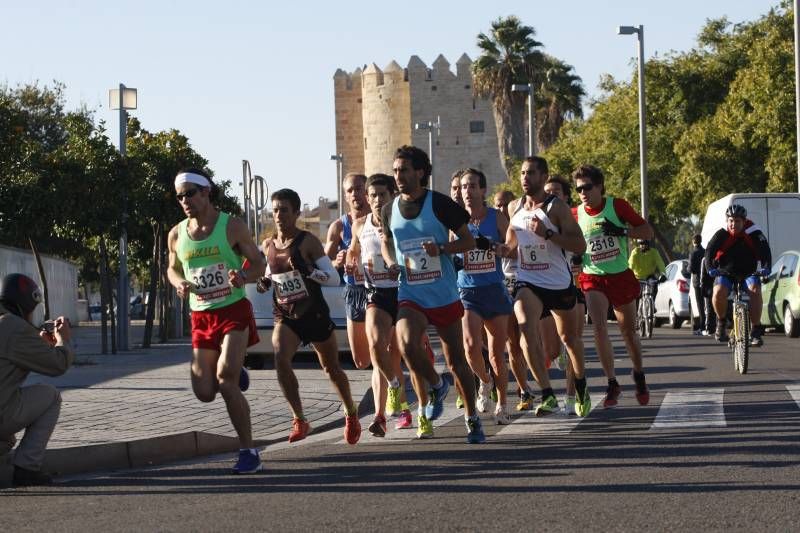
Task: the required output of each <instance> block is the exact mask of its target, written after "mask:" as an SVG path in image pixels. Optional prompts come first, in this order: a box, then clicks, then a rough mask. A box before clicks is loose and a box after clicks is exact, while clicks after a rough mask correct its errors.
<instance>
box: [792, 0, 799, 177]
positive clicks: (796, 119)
mask: <svg viewBox="0 0 800 533" xmlns="http://www.w3.org/2000/svg"><path fill="white" fill-rule="evenodd" d="M793 3H794V13H793V14H792V18H794V122H795V128H796V130H797V133H796V135H795V137H796V140H797V145H796V146H797V192H800V71H798V69H800V44H798V41H800V22H798V19H797V13H798V11H797V10H798V9H800V1H799V0H794V2H793Z"/></svg>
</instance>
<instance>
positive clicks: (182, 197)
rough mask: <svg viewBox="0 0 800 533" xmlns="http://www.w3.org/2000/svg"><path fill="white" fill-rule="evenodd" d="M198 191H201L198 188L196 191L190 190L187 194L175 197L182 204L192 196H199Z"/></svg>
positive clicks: (182, 193)
mask: <svg viewBox="0 0 800 533" xmlns="http://www.w3.org/2000/svg"><path fill="white" fill-rule="evenodd" d="M198 191H200V189H197V188H195V189H189V190H188V191H186V192H181V193H178V194H176V195H175V198H177V199H178V201H179V202H182V201H184V200H185V199H186V198H191V197H192V196H194V195H195V194H197V193H198Z"/></svg>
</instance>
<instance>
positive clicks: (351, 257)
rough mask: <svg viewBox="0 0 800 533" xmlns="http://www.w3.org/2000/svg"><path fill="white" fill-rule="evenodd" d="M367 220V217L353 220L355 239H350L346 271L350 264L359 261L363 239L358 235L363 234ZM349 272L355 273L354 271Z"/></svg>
mask: <svg viewBox="0 0 800 533" xmlns="http://www.w3.org/2000/svg"><path fill="white" fill-rule="evenodd" d="M367 216H369V215H367ZM366 220H367V217H361V218H359V219H358V220H356V221H355V222H353V239H352V240H351V241H350V248H348V249H347V264H346V265H345V271H347V270H348V266H350V265H354V264H355V263H357V262H358V260H359V258H360V257H361V241H360V240H359V239H358V236H359V235H361V230H363V229H364V223H365V222H366ZM347 273H348V274H353V272H347Z"/></svg>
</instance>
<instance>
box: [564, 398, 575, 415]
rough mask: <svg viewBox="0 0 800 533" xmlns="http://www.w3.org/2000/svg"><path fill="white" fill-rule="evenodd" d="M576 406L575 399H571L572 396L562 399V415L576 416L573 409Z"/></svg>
mask: <svg viewBox="0 0 800 533" xmlns="http://www.w3.org/2000/svg"><path fill="white" fill-rule="evenodd" d="M576 405H577V404H576V403H575V398H573V397H572V396H566V397H564V414H565V415H567V416H570V415H574V414H576V409H575V406H576Z"/></svg>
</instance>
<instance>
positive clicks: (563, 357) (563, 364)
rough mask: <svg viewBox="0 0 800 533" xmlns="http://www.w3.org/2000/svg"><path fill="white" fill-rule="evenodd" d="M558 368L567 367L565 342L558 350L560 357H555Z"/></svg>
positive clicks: (563, 368) (564, 368)
mask: <svg viewBox="0 0 800 533" xmlns="http://www.w3.org/2000/svg"><path fill="white" fill-rule="evenodd" d="M555 362H556V368H557V369H559V370H566V369H567V348H566V346H564V345H563V344H562V345H561V348H560V349H559V350H558V357H556V359H555Z"/></svg>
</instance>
